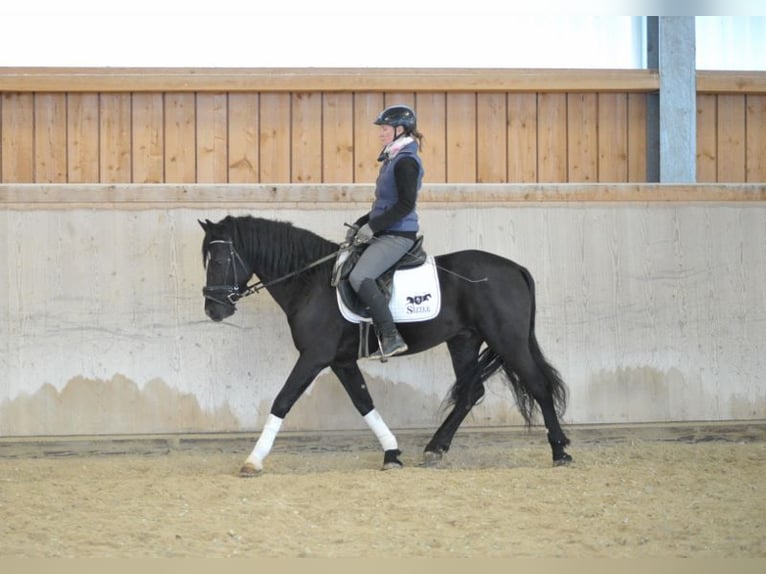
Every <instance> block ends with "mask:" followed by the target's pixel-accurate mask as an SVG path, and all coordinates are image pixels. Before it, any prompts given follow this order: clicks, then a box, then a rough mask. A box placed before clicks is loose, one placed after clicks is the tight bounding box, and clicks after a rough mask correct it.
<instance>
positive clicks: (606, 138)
mask: <svg viewBox="0 0 766 574" xmlns="http://www.w3.org/2000/svg"><path fill="white" fill-rule="evenodd" d="M597 97H598V124H597V128H596V129H597V130H598V133H597V134H596V138H597V140H598V181H601V182H606V183H620V182H625V181H628V94H618V93H609V94H598V96H597ZM605 127H607V129H603V128H605Z"/></svg>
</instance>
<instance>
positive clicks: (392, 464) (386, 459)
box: [380, 449, 404, 470]
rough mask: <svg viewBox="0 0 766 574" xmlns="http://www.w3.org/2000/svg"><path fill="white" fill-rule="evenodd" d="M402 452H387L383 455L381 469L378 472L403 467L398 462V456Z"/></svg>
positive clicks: (392, 450)
mask: <svg viewBox="0 0 766 574" xmlns="http://www.w3.org/2000/svg"><path fill="white" fill-rule="evenodd" d="M400 454H402V451H400V450H399V449H391V450H387V451H386V452H384V453H383V467H382V468H381V469H380V470H396V469H399V468H402V467H403V466H404V465H403V464H402V461H401V460H399V455H400Z"/></svg>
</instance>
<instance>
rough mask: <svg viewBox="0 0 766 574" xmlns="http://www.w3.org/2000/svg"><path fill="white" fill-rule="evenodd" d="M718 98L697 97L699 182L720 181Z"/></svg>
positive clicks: (709, 96)
mask: <svg viewBox="0 0 766 574" xmlns="http://www.w3.org/2000/svg"><path fill="white" fill-rule="evenodd" d="M716 100H717V96H716V95H715V94H698V95H697V156H696V157H697V181H698V182H700V183H713V182H716V181H718V173H717V168H718V145H717V144H718V136H717V126H718V121H717V119H716V108H717V102H716Z"/></svg>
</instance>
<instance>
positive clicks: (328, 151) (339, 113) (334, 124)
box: [321, 93, 354, 183]
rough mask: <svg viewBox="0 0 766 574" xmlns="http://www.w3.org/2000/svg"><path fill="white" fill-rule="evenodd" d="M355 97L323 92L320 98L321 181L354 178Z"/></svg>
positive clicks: (338, 181) (349, 179)
mask: <svg viewBox="0 0 766 574" xmlns="http://www.w3.org/2000/svg"><path fill="white" fill-rule="evenodd" d="M353 103H354V98H353V95H352V94H338V93H330V94H325V95H324V97H323V98H322V162H321V163H322V181H323V182H326V183H333V182H335V183H353V181H354V107H353Z"/></svg>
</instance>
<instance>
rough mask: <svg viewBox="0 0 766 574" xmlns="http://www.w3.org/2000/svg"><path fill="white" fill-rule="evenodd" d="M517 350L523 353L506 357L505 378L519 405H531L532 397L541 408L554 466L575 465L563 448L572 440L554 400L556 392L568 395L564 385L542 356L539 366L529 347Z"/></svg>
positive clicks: (519, 347)
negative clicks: (512, 388)
mask: <svg viewBox="0 0 766 574" xmlns="http://www.w3.org/2000/svg"><path fill="white" fill-rule="evenodd" d="M535 344H536V343H535ZM514 348H515V349H523V350H522V351H518V352H516V353H515V354H509V355H506V356H504V358H503V363H504V368H505V371H506V374H507V375H508V378H509V379H510V380H511V384H512V385H513V386H514V392H515V394H516V397H517V403H519V404H521V402H522V401H524V400H525V399H526V400H527V401H528V400H529V398H530V397H531V398H532V399H534V401H535V402H536V403H537V404H538V406H539V407H540V412H541V413H542V415H543V422H544V424H545V428H546V430H547V431H548V443H549V444H550V446H551V451H552V455H553V464H555V465H556V466H559V465H564V464H568V463H570V462H572V457H571V456H570V455H569V454H567V452H566V451H565V450H564V448H565V447H566V446H567V445H568V444H569V439H568V438H567V436H566V435H565V434H564V431H563V430H562V428H561V424H560V423H559V417H558V414H557V413H556V398H555V396H554V393H555V392H561V393H565V390H564V388H563V384H564V383H563V382H562V381H561V379H560V378H559V376H558V373H557V372H556V371H555V370H554V369H553V368H552V367H551V366H550V365H549V364H548V363H547V362H546V361H545V359H544V358H543V357H542V354H540V359H539V361H540V362H538V361H537V360H535V358H534V356H533V355H532V353H530V352H529V350H528V349H527V347H526V346H521V345H518V346H515V347H514ZM514 381H515V383H514ZM557 389H558V391H557Z"/></svg>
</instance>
